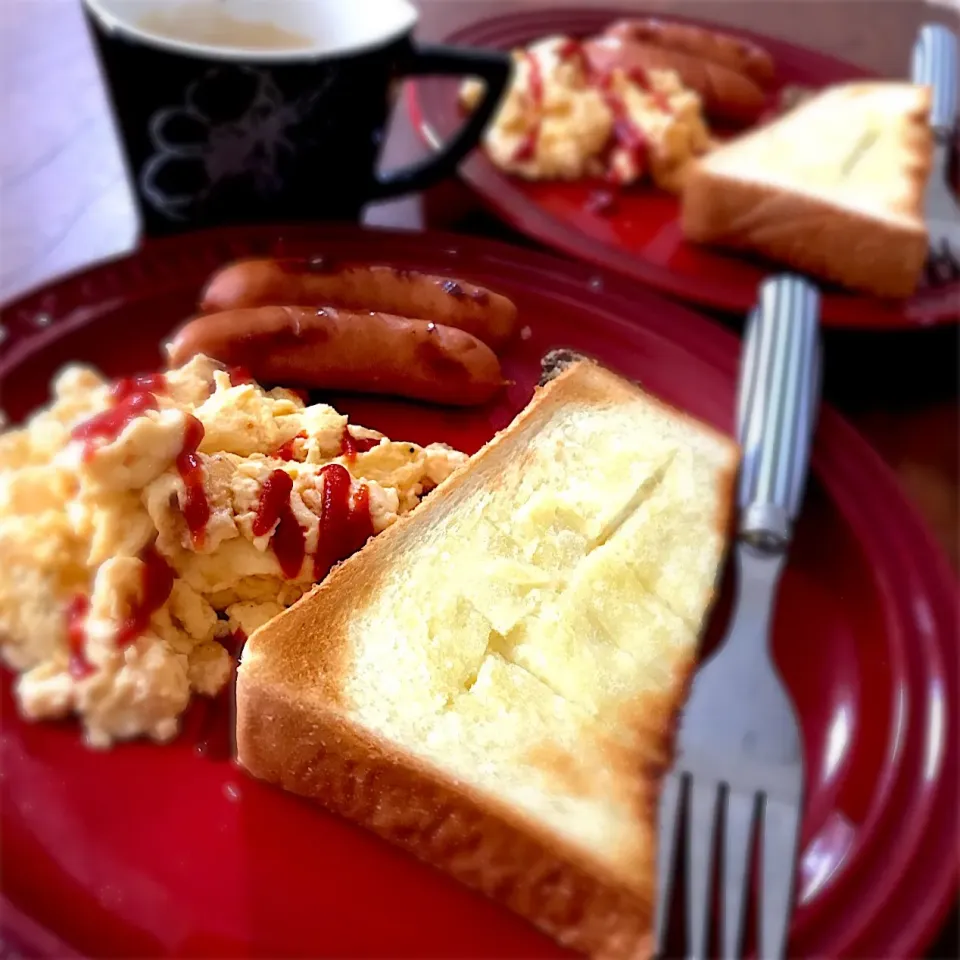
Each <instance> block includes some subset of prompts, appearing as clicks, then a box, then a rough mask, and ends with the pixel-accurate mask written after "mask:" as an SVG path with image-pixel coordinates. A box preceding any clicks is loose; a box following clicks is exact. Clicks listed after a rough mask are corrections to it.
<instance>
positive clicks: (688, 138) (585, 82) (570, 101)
mask: <svg viewBox="0 0 960 960" xmlns="http://www.w3.org/2000/svg"><path fill="white" fill-rule="evenodd" d="M513 59H514V73H513V80H512V82H511V84H510V87H509V89H508V91H507V94H506V96H505V97H504V100H503V103H502V104H501V106H500V109H499V111H498V113H497V116H496V117H495V119H494V121H493V123H492V124H491V125H490V127H489V129H488V130H487V133H486V134H485V137H484V145H485V147H486V150H487V153H488V155H489V156H490V158H491V159H492V160H493V162H494V163H495V164H496V165H497V166H498V167H500V168H501V169H502V170H505V171H507V172H508V173H513V174H517V175H518V176H521V177H525V178H526V179H528V180H578V179H581V178H584V177H606V178H607V179H609V180H611V181H613V182H615V183H617V184H622V185H627V184H632V183H636V182H638V181H640V180H642V179H643V178H645V177H647V176H650V177H651V178H652V180H653V181H654V183H655V184H656V185H657V186H659V187H661V188H662V189H665V190H669V191H672V192H678V191H679V190H680V189H681V187H682V183H683V178H684V172H685V169H686V167H687V165H688V164H689V163H690V161H691V160H693V159H695V158H696V157H697V156H699V155H701V154H703V153H705V152H706V151H707V150H708V149H709V147H710V135H709V132H708V130H707V127H706V124H705V123H704V120H703V115H702V109H701V103H700V98H699V96H698V95H697V94H696V93H695V92H694V91H692V90H689V89H687V88H686V87H684V86H683V84H682V82H681V81H680V77H679V76H678V75H677V74H676V73H675V72H674V71H672V70H651V71H649V72H647V73H646V74H645V75H644V76H643V77H642V78H640V77H639V76H630V75H628V74H627V73H625V72H624V71H623V70H620V69H615V70H613V71H612V73H610V74H609V75H607V76H604V77H598V76H595V75H592V74H591V73H590V71H589V70H588V69H587V65H586V62H585V59H584V57H583V56H582V54H581V52H580V48H579V44H578V43H577V42H576V41H574V40H571V39H569V38H567V37H549V38H547V39H545V40H540V41H538V42H537V43H534V44H532V45H531V46H530V47H529V48H527V49H525V50H515V51H514V52H513ZM482 93H483V84H482V82H481V81H479V80H467V81H466V82H465V83H464V86H463V88H462V91H461V101H462V102H463V104H464V106H466V107H467V108H468V109H473V108H475V107H476V105H477V103H478V102H479V100H480V97H481V96H482Z"/></svg>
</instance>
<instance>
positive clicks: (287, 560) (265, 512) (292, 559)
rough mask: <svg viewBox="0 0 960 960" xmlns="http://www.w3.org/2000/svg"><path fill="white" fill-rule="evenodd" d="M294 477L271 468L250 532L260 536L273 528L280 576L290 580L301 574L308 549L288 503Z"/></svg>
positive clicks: (272, 539)
mask: <svg viewBox="0 0 960 960" xmlns="http://www.w3.org/2000/svg"><path fill="white" fill-rule="evenodd" d="M292 492H293V479H292V478H291V476H290V474H289V473H287V472H286V471H285V470H279V469H278V470H274V471H272V472H271V474H270V476H268V477H267V479H266V480H265V481H264V484H263V487H262V489H261V490H260V500H259V502H258V503H257V514H256V516H255V517H254V519H253V535H254V536H255V537H262V536H264V535H265V534H267V533H269V532H270V530H271V529H273V527H274V524H276V529H274V530H273V537H272V538H271V541H270V542H271V545H272V546H273V552H274V553H275V554H276V557H277V562H278V563H279V564H280V569H281V570H282V571H283V575H284V576H285V577H287V578H289V579H293V578H294V577H296V576H298V575H299V573H300V567H301V566H302V565H303V558H304V556H305V555H306V552H307V545H306V537H305V536H304V532H303V528H302V527H301V526H300V524H299V522H298V521H297V517H296V515H295V514H294V512H293V507H292V506H291V504H290V494H291V493H292Z"/></svg>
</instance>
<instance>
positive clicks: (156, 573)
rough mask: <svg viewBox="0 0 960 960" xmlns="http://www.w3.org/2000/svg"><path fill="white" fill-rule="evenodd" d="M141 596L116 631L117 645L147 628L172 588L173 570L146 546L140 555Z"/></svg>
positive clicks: (130, 641)
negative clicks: (141, 564) (141, 563)
mask: <svg viewBox="0 0 960 960" xmlns="http://www.w3.org/2000/svg"><path fill="white" fill-rule="evenodd" d="M140 559H141V560H142V561H143V570H142V573H141V577H142V580H141V593H142V595H141V597H140V601H139V603H138V604H137V605H136V606H135V607H134V608H133V610H132V611H131V612H130V615H129V616H128V617H127V618H126V619H125V620H124V621H123V623H121V624H120V629H119V630H118V631H117V646H118V647H126V646H128V645H129V644H131V643H133V641H134V640H136V639H137V637H139V636H140V634H142V633H143V632H144V630H146V629H147V626H148V625H149V623H150V617H151V616H152V615H153V614H154V613H155V612H156V611H157V610H159V609H160V608H161V607H162V606H163V605H164V604H165V603H166V602H167V597H169V596H170V591H171V590H172V589H173V570H171V569H170V567H169V565H168V564H167V561H166V560H164V559H163V557H161V556H160V554H159V553H157V551H156V550H155V549H154V548H153V547H147V549H146V550H144V552H143V554H142V555H141V557H140Z"/></svg>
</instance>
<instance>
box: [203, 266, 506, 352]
mask: <svg viewBox="0 0 960 960" xmlns="http://www.w3.org/2000/svg"><path fill="white" fill-rule="evenodd" d="M272 304H288V305H296V306H308V307H326V306H331V307H340V308H344V309H348V310H373V311H375V312H381V313H390V314H394V315H395V316H401V317H416V318H418V319H421V320H432V321H433V322H434V323H442V324H444V325H445V326H448V327H457V328H458V329H460V330H465V331H466V332H467V333H470V334H473V336H475V337H476V338H477V339H478V340H482V341H483V342H484V343H485V344H487V345H488V346H489V347H491V348H492V349H494V350H496V349H499V348H500V347H501V346H503V344H505V343H506V342H507V341H508V340H509V339H510V338H511V337H512V336H513V335H514V333H515V332H516V328H517V308H516V307H515V306H514V304H513V303H512V301H510V300H508V299H507V298H506V297H504V296H501V295H500V294H498V293H493V292H492V291H490V290H485V289H484V288H483V287H477V286H475V285H473V284H471V283H466V282H465V281H463V280H453V279H451V278H449V277H437V276H431V275H429V274H426V273H420V272H418V271H416V270H400V269H397V268H395V267H383V266H358V265H343V264H337V263H335V262H333V261H331V260H329V259H327V258H323V257H315V258H314V259H312V260H241V261H238V262H237V263H232V264H230V265H229V266H227V267H224V268H223V269H222V270H220V271H218V272H217V273H215V274H214V275H213V277H212V278H211V279H210V280H209V281H208V283H207V287H206V289H205V290H204V292H203V295H202V297H201V301H200V309H201V311H202V312H203V313H216V312H219V311H221V310H236V309H239V308H243V307H261V306H270V305H272Z"/></svg>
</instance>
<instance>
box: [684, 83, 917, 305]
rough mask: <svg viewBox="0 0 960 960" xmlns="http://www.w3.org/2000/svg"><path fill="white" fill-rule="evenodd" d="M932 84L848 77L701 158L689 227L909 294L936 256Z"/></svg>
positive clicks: (794, 263) (688, 208)
mask: <svg viewBox="0 0 960 960" xmlns="http://www.w3.org/2000/svg"><path fill="white" fill-rule="evenodd" d="M929 112H930V91H929V89H928V88H927V87H921V86H917V85H915V84H911V83H897V82H875V83H849V84H843V85H841V86H837V87H832V88H830V89H828V90H826V91H824V92H823V93H821V94H819V95H817V96H815V97H812V98H811V99H809V100H807V101H805V102H804V103H802V104H801V105H800V106H798V107H796V108H795V109H794V110H792V111H790V112H789V113H787V114H785V115H784V116H783V117H781V118H780V119H778V120H775V121H774V122H772V123H771V124H769V125H768V126H765V127H761V128H760V129H758V130H756V131H754V132H752V133H750V134H747V135H746V136H743V137H741V138H739V139H737V140H735V141H732V142H730V143H728V144H726V145H725V146H722V147H720V148H719V149H717V150H716V151H714V152H713V153H711V154H708V155H707V156H706V157H703V158H702V159H700V160H698V161H697V162H696V164H695V165H694V168H693V169H692V170H691V171H690V172H689V176H688V180H687V183H686V187H685V189H684V193H683V204H682V215H681V224H682V228H683V232H684V235H685V236H686V237H687V238H688V239H690V240H695V241H698V242H701V243H710V244H717V245H720V246H726V247H734V248H739V249H745V250H752V251H755V252H757V253H761V254H763V255H765V256H767V257H770V258H771V259H772V260H777V261H780V262H782V263H784V264H787V265H789V266H791V267H793V268H794V269H797V270H801V271H803V272H805V273H808V274H811V275H812V276H815V277H819V278H822V279H825V280H832V281H835V282H837V283H840V284H843V285H844V286H846V287H850V288H852V289H855V290H862V291H864V292H867V293H872V294H875V295H877V296H881V297H907V296H910V295H911V294H912V293H913V292H914V290H915V289H916V287H917V284H918V282H919V280H920V276H921V273H922V271H923V266H924V262H925V259H926V254H927V231H926V227H925V226H924V222H923V192H924V187H925V185H926V181H927V177H928V175H929V173H930V165H931V162H932V155H933V138H932V134H931V131H930V127H929V124H928V122H927V117H928V115H929Z"/></svg>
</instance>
